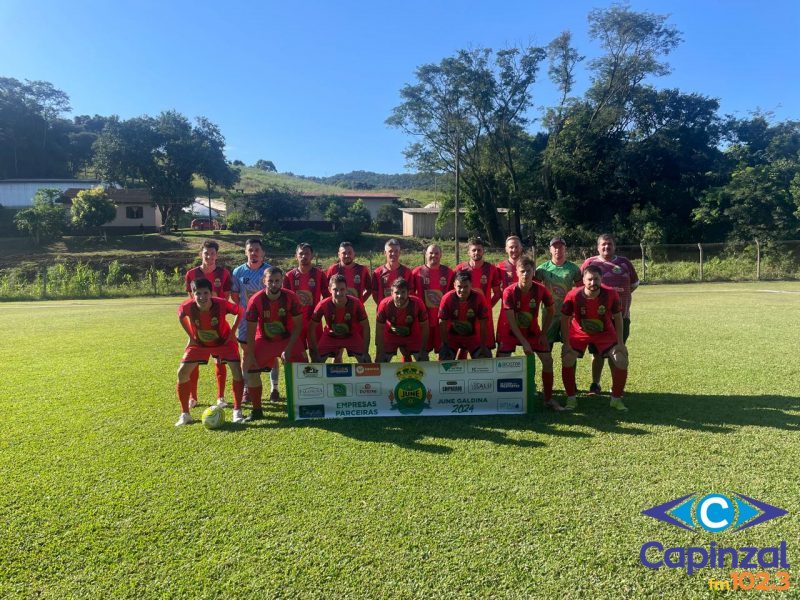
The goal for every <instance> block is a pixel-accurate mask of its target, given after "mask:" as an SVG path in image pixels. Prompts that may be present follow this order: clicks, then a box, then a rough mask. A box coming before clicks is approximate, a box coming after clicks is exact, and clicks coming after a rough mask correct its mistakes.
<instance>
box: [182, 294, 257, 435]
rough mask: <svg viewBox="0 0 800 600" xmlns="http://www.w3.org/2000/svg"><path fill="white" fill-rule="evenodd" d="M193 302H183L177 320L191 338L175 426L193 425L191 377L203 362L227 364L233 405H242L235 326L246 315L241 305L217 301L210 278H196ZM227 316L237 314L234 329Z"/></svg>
mask: <svg viewBox="0 0 800 600" xmlns="http://www.w3.org/2000/svg"><path fill="white" fill-rule="evenodd" d="M190 289H191V290H192V296H193V299H192V300H186V301H184V302H183V303H182V304H181V305H180V307H179V308H178V320H179V321H180V324H181V327H183V330H184V331H185V332H186V334H187V335H188V336H189V343H188V344H187V345H186V350H185V351H184V353H183V358H182V359H181V366H180V367H179V368H178V383H177V386H176V389H177V393H178V401H179V402H180V403H181V416H180V418H179V419H178V422H177V423H175V425H176V426H180V425H188V424H189V423H191V422H192V416H191V415H190V414H189V408H190V407H189V390H190V387H191V382H190V376H191V374H192V371H194V370H196V369H197V365H198V364H200V363H208V359H209V358H210V357H212V356H214V357H217V358H219V359H220V360H222V361H223V362H226V363H228V365H229V366H230V368H231V373H232V374H233V398H234V402H236V401H237V399H238V401H239V402H241V399H242V389H243V387H244V381H243V380H242V369H241V367H240V366H239V348H238V347H237V346H236V327H237V326H238V325H239V321H240V320H241V318H242V315H243V314H244V311H243V310H242V307H241V306H237V305H236V304H234V303H233V302H228V301H227V300H225V299H224V298H214V297H212V295H211V294H212V292H211V282H210V281H208V279H196V280H194V281H192V282H191V284H190ZM227 315H236V321H235V322H234V324H233V328H231V327H230V326H229V325H228V321H227V320H226V319H225V317H226V316H227Z"/></svg>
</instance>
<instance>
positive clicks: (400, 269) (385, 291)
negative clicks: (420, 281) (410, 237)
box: [372, 238, 416, 306]
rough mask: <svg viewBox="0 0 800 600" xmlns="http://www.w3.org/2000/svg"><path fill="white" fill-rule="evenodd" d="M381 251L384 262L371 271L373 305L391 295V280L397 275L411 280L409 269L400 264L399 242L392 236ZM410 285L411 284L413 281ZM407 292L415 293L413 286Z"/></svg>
mask: <svg viewBox="0 0 800 600" xmlns="http://www.w3.org/2000/svg"><path fill="white" fill-rule="evenodd" d="M383 253H384V255H385V256H386V264H385V265H382V266H380V267H378V268H377V269H375V271H373V273H372V299H373V300H374V301H375V306H378V305H379V304H380V303H381V300H383V299H384V298H388V297H389V296H391V294H392V282H394V280H395V279H397V278H398V277H402V278H403V279H405V280H406V281H408V282H413V276H412V273H411V269H409V268H408V267H407V266H405V265H403V264H400V242H398V241H397V240H396V239H394V238H392V239H390V240H389V241H388V242H386V244H385V245H384V247H383ZM410 285H412V286H413V283H411V284H410ZM408 292H409V294H411V295H412V296H414V295H416V294H415V293H414V289H413V287H410V288H409V290H408Z"/></svg>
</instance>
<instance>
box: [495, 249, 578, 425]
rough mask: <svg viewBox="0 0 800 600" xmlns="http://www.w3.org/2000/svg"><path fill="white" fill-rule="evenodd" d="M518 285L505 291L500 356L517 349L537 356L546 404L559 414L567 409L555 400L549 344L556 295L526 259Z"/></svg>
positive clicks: (520, 265) (521, 264)
mask: <svg viewBox="0 0 800 600" xmlns="http://www.w3.org/2000/svg"><path fill="white" fill-rule="evenodd" d="M516 267H517V283H516V284H514V285H511V286H509V287H507V288H506V289H505V290H504V291H503V305H502V306H503V312H504V313H505V319H504V320H503V321H502V322H501V323H498V326H497V343H498V349H497V356H498V357H500V356H510V355H511V353H512V352H514V350H516V348H517V346H522V351H523V352H525V354H533V353H536V356H538V357H539V362H541V363H542V389H543V391H544V404H545V406H546V407H547V408H550V409H552V410H555V411H559V412H560V411H563V410H565V409H564V407H563V406H561V405H560V404H559V403H558V402H556V401H555V400H553V357H552V356H551V354H550V344H549V343H548V341H547V331H548V329H549V328H550V323H552V322H553V315H554V314H555V309H554V308H553V296H552V295H551V294H550V292H549V291H548V290H547V288H546V287H544V286H543V285H542V284H541V283H539V282H538V281H536V280H534V278H533V274H534V272H535V271H536V265H535V264H534V262H533V260H531V259H530V258H529V257H527V256H523V257H522V258H520V259H519V260H518V261H517V262H516ZM542 307H544V317H543V319H542V326H541V328H540V327H539V312H540V310H541V308H542Z"/></svg>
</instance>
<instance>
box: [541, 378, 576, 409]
mask: <svg viewBox="0 0 800 600" xmlns="http://www.w3.org/2000/svg"><path fill="white" fill-rule="evenodd" d="M573 381H574V378H573ZM542 392H543V393H544V401H545V402H550V400H552V399H553V372H552V371H550V372H549V373H547V372H545V371H542Z"/></svg>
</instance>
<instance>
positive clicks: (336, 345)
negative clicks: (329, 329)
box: [317, 333, 364, 358]
mask: <svg viewBox="0 0 800 600" xmlns="http://www.w3.org/2000/svg"><path fill="white" fill-rule="evenodd" d="M317 339H318V340H319V341H318V342H317V351H318V352H319V355H320V356H322V357H323V358H324V357H326V356H332V355H334V354H336V353H337V352H339V349H340V348H343V349H345V350H347V352H348V354H350V356H361V354H363V352H364V337H363V336H361V335H349V336H347V337H343V338H336V337H333V336H332V335H329V334H327V333H323V334H322V337H320V338H317Z"/></svg>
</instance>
